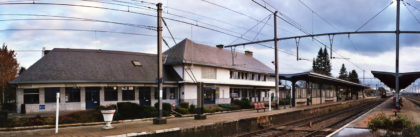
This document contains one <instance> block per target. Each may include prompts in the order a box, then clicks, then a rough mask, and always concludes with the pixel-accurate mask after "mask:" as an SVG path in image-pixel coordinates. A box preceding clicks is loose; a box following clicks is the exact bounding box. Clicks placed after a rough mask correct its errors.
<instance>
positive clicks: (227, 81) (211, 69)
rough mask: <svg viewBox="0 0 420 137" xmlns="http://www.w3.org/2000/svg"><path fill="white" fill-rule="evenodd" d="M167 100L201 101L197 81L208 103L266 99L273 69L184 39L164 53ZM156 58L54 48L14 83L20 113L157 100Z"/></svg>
mask: <svg viewBox="0 0 420 137" xmlns="http://www.w3.org/2000/svg"><path fill="white" fill-rule="evenodd" d="M164 55H165V56H164V76H163V77H164V88H163V101H164V102H168V103H176V104H178V103H180V102H184V101H185V102H189V103H190V104H196V103H197V100H196V99H197V86H196V84H195V83H196V82H203V83H204V103H205V104H225V103H230V102H231V100H233V99H240V98H248V99H250V100H252V101H253V102H260V101H268V94H270V92H271V93H274V80H273V78H272V77H271V78H270V77H269V75H268V74H269V73H272V72H273V70H272V69H271V68H269V67H267V66H266V65H264V64H263V63H261V62H260V61H258V60H256V59H255V58H253V56H252V52H249V51H248V52H246V53H239V52H233V51H230V50H226V49H223V48H222V47H212V46H207V45H202V44H198V43H194V42H192V41H190V40H188V39H185V40H183V41H181V42H180V43H178V44H177V45H175V46H174V47H172V48H170V49H169V50H167V51H166V52H164ZM156 62H157V55H156V54H146V53H136V52H123V51H109V50H90V49H57V48H56V49H53V50H51V51H49V52H48V53H47V54H46V55H45V56H43V57H42V58H41V59H40V60H38V61H37V62H36V63H35V64H33V65H32V66H31V67H29V68H28V69H27V70H26V71H25V72H24V73H23V74H21V75H20V76H19V77H17V78H16V79H14V80H13V81H11V82H10V84H15V85H17V92H16V94H17V95H16V100H17V101H16V102H17V108H18V109H17V110H18V112H21V111H25V112H26V113H39V112H49V111H55V108H56V106H55V105H56V104H55V102H56V98H55V94H56V92H60V93H61V98H60V110H62V111H72V110H86V109H94V108H96V107H98V106H99V105H108V104H116V103H117V102H133V103H139V104H144V105H153V104H154V103H156V102H157V99H158V92H157V90H156V89H157V88H156V77H157V63H156Z"/></svg>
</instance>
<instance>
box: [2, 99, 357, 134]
mask: <svg viewBox="0 0 420 137" xmlns="http://www.w3.org/2000/svg"><path fill="white" fill-rule="evenodd" d="M355 101H357V100H355ZM347 102H350V101H347ZM347 102H334V103H328V104H320V105H313V106H306V107H297V108H287V109H283V107H282V109H279V110H272V111H268V109H267V111H266V112H264V111H260V112H259V113H257V111H256V110H245V111H239V112H229V113H220V114H212V115H208V116H207V119H205V120H194V118H193V117H180V118H169V119H168V120H167V124H163V125H154V124H153V123H152V120H151V119H149V120H135V121H131V122H122V123H117V124H112V125H113V127H115V128H113V129H109V130H103V129H102V127H103V125H93V126H78V127H64V128H59V133H58V134H54V131H55V129H54V128H51V129H36V130H22V131H1V132H0V136H2V137H3V136H4V137H6V136H7V137H21V136H25V137H28V136H31V137H41V136H42V137H46V136H57V137H58V136H59V137H74V136H77V137H84V136H88V137H98V136H115V137H124V136H133V135H134V136H135V135H139V134H142V133H145V134H146V133H159V132H165V131H170V130H177V129H178V130H179V129H183V128H194V127H200V126H205V125H211V124H215V123H223V122H227V121H238V120H241V119H247V118H254V117H260V116H267V115H273V114H281V113H287V112H292V111H298V110H306V109H311V108H318V107H324V106H326V107H328V106H330V105H331V106H332V105H337V104H344V103H347Z"/></svg>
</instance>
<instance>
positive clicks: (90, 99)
mask: <svg viewBox="0 0 420 137" xmlns="http://www.w3.org/2000/svg"><path fill="white" fill-rule="evenodd" d="M100 89H101V88H99V87H89V88H86V90H85V92H86V99H85V100H86V109H95V108H97V107H99V105H100V102H99V90H100Z"/></svg>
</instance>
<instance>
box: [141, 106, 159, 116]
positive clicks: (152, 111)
mask: <svg viewBox="0 0 420 137" xmlns="http://www.w3.org/2000/svg"><path fill="white" fill-rule="evenodd" d="M139 108H140V114H139V116H140V117H141V118H148V117H155V116H157V115H158V110H157V109H156V108H155V107H152V106H147V105H140V107H139Z"/></svg>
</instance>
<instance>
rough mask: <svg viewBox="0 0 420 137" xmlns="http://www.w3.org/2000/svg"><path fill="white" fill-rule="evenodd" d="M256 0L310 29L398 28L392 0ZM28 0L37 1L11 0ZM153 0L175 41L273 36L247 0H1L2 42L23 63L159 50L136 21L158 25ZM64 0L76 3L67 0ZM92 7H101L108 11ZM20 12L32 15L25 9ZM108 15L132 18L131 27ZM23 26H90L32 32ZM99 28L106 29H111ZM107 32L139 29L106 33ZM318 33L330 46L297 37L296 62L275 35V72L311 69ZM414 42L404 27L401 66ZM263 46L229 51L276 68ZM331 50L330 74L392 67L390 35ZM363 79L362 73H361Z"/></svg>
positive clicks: (413, 52) (418, 48) (289, 44)
mask: <svg viewBox="0 0 420 137" xmlns="http://www.w3.org/2000/svg"><path fill="white" fill-rule="evenodd" d="M255 1H256V2H259V3H262V5H264V6H266V7H267V8H269V9H270V10H272V11H274V10H277V11H278V12H279V16H280V17H281V18H283V19H286V20H287V21H288V22H294V23H295V24H298V26H300V28H301V29H302V30H304V31H305V32H307V33H313V34H318V33H332V32H343V31H356V30H359V31H393V30H395V23H396V21H395V20H396V17H395V15H396V2H393V4H391V5H390V3H391V2H392V0H368V1H367V0H255ZM32 2H35V4H11V3H32ZM157 2H161V3H162V4H163V16H164V17H166V18H167V19H165V21H166V23H167V25H168V28H169V30H170V32H171V33H172V34H173V35H174V37H175V42H180V41H181V40H183V39H185V38H188V39H191V40H193V41H195V42H197V43H201V44H206V45H210V46H215V45H217V44H223V45H230V44H236V43H243V42H249V41H257V40H265V39H272V38H273V37H274V25H273V24H274V20H273V15H272V13H270V12H269V11H267V10H266V9H264V8H262V7H261V6H259V5H257V4H256V3H254V2H253V1H252V0H229V1H226V0H144V1H143V2H142V1H141V0H89V1H83V0H35V1H32V0H29V1H28V0H0V3H1V4H0V6H1V8H0V22H1V23H0V41H1V42H3V43H6V44H7V45H8V47H9V48H10V49H13V50H15V51H16V52H17V59H18V62H19V64H20V65H21V66H23V67H26V68H28V67H30V66H31V65H32V64H34V63H35V62H36V61H37V60H39V59H40V58H41V57H42V52H41V51H42V48H45V49H47V50H51V49H53V48H83V49H103V50H120V51H133V52H146V53H156V41H157V40H156V31H154V30H150V29H145V28H144V27H143V28H142V27H138V26H151V27H152V28H153V27H155V26H156V20H157V19H156V17H153V16H155V15H156V14H157V13H156V11H155V10H154V9H156V6H155V5H154V4H153V3H157ZM404 2H405V3H404V4H403V3H401V23H400V29H401V30H409V31H419V29H420V20H419V18H420V2H418V1H416V0H405V1H404ZM41 3H55V4H62V5H47V4H41ZM63 4H68V5H78V6H68V5H67V6H64V5H63ZM305 5H306V6H307V7H306V6H305ZM388 5H390V6H388ZM82 6H84V7H82ZM87 6H90V7H87ZM387 6H388V7H387ZM92 7H104V8H107V9H108V10H105V9H99V8H92ZM308 7H309V8H308ZM385 7H387V8H386V9H385V10H383V12H381V13H380V14H378V15H377V16H376V17H375V18H372V17H373V16H375V15H376V14H377V13H379V12H380V11H381V10H382V9H384V8H385ZM417 7H419V8H417ZM109 9H114V10H109ZM127 11H130V12H127ZM25 14H26V15H28V14H30V15H32V16H24V15H25ZM144 14H147V15H144ZM33 15H53V16H65V17H73V20H70V19H69V18H67V20H62V19H63V18H59V17H46V16H33ZM150 15H152V16H150ZM75 17H77V18H83V19H90V20H100V21H107V22H108V23H105V22H92V21H81V20H80V19H79V20H74V18H75ZM371 18H372V19H371ZM57 19H61V20H57ZM171 19H175V20H178V21H183V22H184V23H180V22H177V21H173V20H171ZM368 20H370V21H368ZM109 22H118V23H124V24H131V26H128V25H120V24H117V23H109ZM185 22H188V23H190V24H186V23H185ZM366 22H367V23H366ZM365 23H366V24H365ZM133 24H134V25H133ZM363 24H365V25H363ZM195 25H198V26H200V27H198V26H195ZM361 26H363V27H361ZM278 27H279V28H278V37H280V38H281V37H289V36H299V35H305V33H303V32H302V31H300V30H299V29H296V28H295V27H293V26H291V25H290V24H288V23H286V22H285V21H284V20H281V19H278ZM360 27H361V28H360ZM206 28H209V29H206ZM359 28H360V29H359ZM22 29H24V30H25V31H22ZM28 29H77V30H90V31H82V32H81V31H51V30H50V31H46V30H44V31H39V30H38V31H35V30H28ZM210 29H211V30H210ZM18 30H20V31H18ZM214 30H216V31H217V32H216V31H214ZM103 31H108V33H105V32H103ZM109 31H112V32H123V33H130V34H132V33H136V34H139V35H128V34H118V33H109ZM221 32H222V33H221ZM140 34H141V35H140ZM143 34H145V35H143ZM227 34H228V35H227ZM163 36H164V39H165V40H166V41H167V43H168V46H173V45H175V42H174V40H172V38H171V37H170V34H169V31H168V29H167V28H166V27H165V28H163ZM238 37H242V38H243V39H241V38H238ZM317 40H319V41H321V42H322V43H323V44H325V45H327V46H328V47H329V46H330V41H329V39H328V37H327V36H323V37H316V38H315V39H312V38H302V39H300V40H299V41H300V42H299V43H300V44H299V55H300V56H299V57H300V58H303V59H306V60H300V61H297V60H296V56H295V54H296V40H295V39H291V40H285V41H279V48H280V50H281V51H282V52H279V72H280V73H299V72H303V71H309V70H311V69H312V61H310V60H312V59H313V58H315V57H316V55H317V52H318V50H319V49H320V48H321V47H324V45H323V44H320V43H319V42H317ZM419 44H420V35H418V34H401V38H400V72H411V71H419V68H420V54H419V53H420V45H419ZM267 46H268V47H274V42H267V43H263V44H255V45H247V46H241V47H236V48H235V49H234V50H235V51H238V52H244V51H245V50H251V51H253V52H254V57H255V58H257V59H258V60H260V61H261V62H263V63H264V64H266V65H267V66H269V67H271V68H274V65H273V64H272V63H271V62H272V61H273V60H274V50H273V49H272V48H267ZM166 49H168V47H167V46H166V45H165V46H163V50H166ZM284 52H286V53H287V54H286V53H284ZM290 54H292V55H290ZM333 56H334V57H337V59H333V60H331V62H332V75H333V76H335V77H336V76H338V72H339V69H340V67H341V64H343V63H344V64H345V66H346V68H347V71H351V70H353V69H354V70H356V71H357V72H358V74H359V77H360V78H362V77H363V70H365V78H366V79H365V80H364V81H365V84H370V85H371V86H373V87H374V86H376V84H379V86H381V85H383V84H381V83H380V82H379V81H378V80H376V79H373V76H372V74H371V73H370V71H371V70H378V71H390V72H394V71H395V34H360V35H336V36H334V39H333ZM308 60H309V61H308ZM361 81H363V80H362V79H361ZM419 82H420V81H419ZM418 85H420V84H418Z"/></svg>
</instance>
